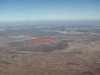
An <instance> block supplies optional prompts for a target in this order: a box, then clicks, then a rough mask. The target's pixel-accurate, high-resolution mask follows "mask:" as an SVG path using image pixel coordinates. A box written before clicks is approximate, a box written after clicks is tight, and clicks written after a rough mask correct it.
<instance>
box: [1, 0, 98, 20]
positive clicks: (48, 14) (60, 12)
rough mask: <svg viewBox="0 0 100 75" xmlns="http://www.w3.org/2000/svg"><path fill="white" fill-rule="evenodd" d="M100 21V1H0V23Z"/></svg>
mask: <svg viewBox="0 0 100 75" xmlns="http://www.w3.org/2000/svg"><path fill="white" fill-rule="evenodd" d="M24 20H25V21H26V20H27V21H30V20H100V0H0V21H1V22H3V21H24Z"/></svg>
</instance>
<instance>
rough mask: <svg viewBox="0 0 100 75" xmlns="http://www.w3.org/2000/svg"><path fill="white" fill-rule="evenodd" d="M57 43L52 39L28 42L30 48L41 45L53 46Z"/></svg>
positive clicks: (46, 38)
mask: <svg viewBox="0 0 100 75" xmlns="http://www.w3.org/2000/svg"><path fill="white" fill-rule="evenodd" d="M55 42H56V41H55V40H54V38H51V37H40V38H37V39H32V40H29V41H28V43H29V46H30V47H37V46H40V45H51V44H53V43H55Z"/></svg>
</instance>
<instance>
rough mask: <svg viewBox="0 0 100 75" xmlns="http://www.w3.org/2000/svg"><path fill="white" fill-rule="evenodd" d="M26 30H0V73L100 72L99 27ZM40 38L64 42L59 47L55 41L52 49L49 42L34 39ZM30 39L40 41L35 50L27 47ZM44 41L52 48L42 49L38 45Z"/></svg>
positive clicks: (90, 74)
mask: <svg viewBox="0 0 100 75" xmlns="http://www.w3.org/2000/svg"><path fill="white" fill-rule="evenodd" d="M30 28H31V29H32V27H30ZM28 29H29V28H28ZM28 29H27V28H26V29H25V27H24V28H21V30H20V29H18V31H15V30H14V31H15V32H14V31H13V30H12V29H9V31H10V33H9V32H8V30H6V29H5V31H2V30H1V31H0V34H1V35H0V75H100V33H99V31H100V30H99V29H100V28H99V27H96V26H93V27H92V30H91V28H90V27H87V26H86V27H85V26H84V27H77V26H76V27H65V26H64V27H63V26H62V27H61V26H60V27H53V28H52V27H47V28H46V27H44V28H37V29H35V31H33V29H32V30H31V29H29V30H28ZM11 31H13V33H12V32H11ZM36 31H38V32H37V34H36ZM39 31H40V32H39ZM40 33H43V35H42V34H40ZM41 37H42V38H43V37H48V38H49V37H50V38H51V37H52V38H54V39H55V40H51V39H50V38H49V39H48V40H50V41H63V42H61V45H64V46H61V45H60V46H61V48H59V46H56V44H57V43H56V44H52V42H51V44H52V45H53V47H54V45H55V46H56V48H53V49H52V48H51V44H50V43H49V42H50V41H45V40H44V39H43V40H40V39H39V40H40V41H37V40H38V39H37V38H41ZM33 39H36V40H35V42H36V41H37V42H38V44H39V47H38V48H36V49H38V51H35V50H34V48H33V47H32V48H29V47H28V44H29V43H28V42H27V40H33ZM46 39H47V38H46ZM41 41H42V42H41ZM64 41H66V43H67V44H65V42H64ZM32 43H33V44H32V45H31V46H35V44H34V41H33V42H32ZM45 43H46V44H48V47H47V46H43V47H45V48H51V49H49V50H47V49H46V50H44V49H45V48H43V50H41V48H42V47H41V46H40V45H41V44H43V45H45ZM38 44H36V46H37V45H38ZM49 45H50V47H49ZM63 47H64V48H63ZM19 49H20V50H19Z"/></svg>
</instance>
